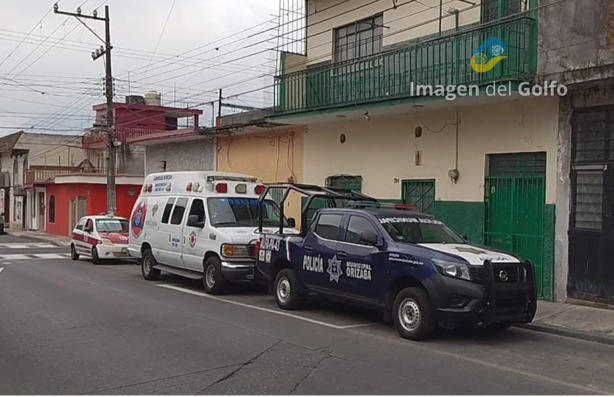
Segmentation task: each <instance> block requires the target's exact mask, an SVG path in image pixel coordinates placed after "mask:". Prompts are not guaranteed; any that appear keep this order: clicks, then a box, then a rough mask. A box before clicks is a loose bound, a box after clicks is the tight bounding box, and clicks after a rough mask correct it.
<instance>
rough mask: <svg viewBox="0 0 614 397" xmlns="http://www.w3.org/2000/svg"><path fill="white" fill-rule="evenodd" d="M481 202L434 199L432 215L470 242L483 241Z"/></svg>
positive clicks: (480, 242) (482, 208) (478, 242)
mask: <svg viewBox="0 0 614 397" xmlns="http://www.w3.org/2000/svg"><path fill="white" fill-rule="evenodd" d="M484 210H485V206H484V203H483V202H473V201H435V206H434V211H433V215H435V217H436V218H437V219H439V220H441V221H443V222H444V223H445V224H446V225H448V226H449V227H450V228H452V230H454V231H455V232H457V233H459V234H464V235H466V236H467V238H468V239H469V241H471V242H472V243H477V244H483V243H484Z"/></svg>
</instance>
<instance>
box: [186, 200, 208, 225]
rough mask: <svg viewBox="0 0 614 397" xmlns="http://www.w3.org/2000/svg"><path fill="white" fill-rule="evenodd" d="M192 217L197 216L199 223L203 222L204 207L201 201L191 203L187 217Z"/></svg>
mask: <svg viewBox="0 0 614 397" xmlns="http://www.w3.org/2000/svg"><path fill="white" fill-rule="evenodd" d="M192 215H198V221H199V222H204V221H205V205H204V203H203V201H202V200H201V199H194V201H192V206H191V207H190V214H189V216H192ZM189 216H188V217H189Z"/></svg>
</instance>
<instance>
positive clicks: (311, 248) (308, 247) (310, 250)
mask: <svg viewBox="0 0 614 397" xmlns="http://www.w3.org/2000/svg"><path fill="white" fill-rule="evenodd" d="M303 250H304V251H305V252H313V247H312V246H311V245H306V246H304V247H303Z"/></svg>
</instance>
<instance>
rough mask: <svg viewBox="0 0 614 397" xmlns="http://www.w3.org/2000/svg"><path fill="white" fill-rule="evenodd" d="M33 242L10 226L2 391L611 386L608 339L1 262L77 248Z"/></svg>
mask: <svg viewBox="0 0 614 397" xmlns="http://www.w3.org/2000/svg"><path fill="white" fill-rule="evenodd" d="M32 243H36V242H34V241H30V240H27V239H24V238H13V237H10V236H0V394H614V347H612V346H607V345H601V344H597V343H594V342H586V341H580V340H575V339H570V338H565V337H559V336H555V335H548V334H542V333H536V332H532V331H526V330H521V329H512V330H510V331H508V332H507V333H505V334H502V335H499V336H496V337H493V336H488V335H485V334H475V333H459V332H441V333H439V334H438V335H437V336H436V337H435V338H433V339H431V340H429V341H427V342H411V341H407V340H403V339H400V338H399V337H398V336H397V334H396V331H395V330H394V329H393V328H392V326H391V325H388V324H384V323H382V322H381V321H380V316H378V315H377V314H375V313H371V312H366V311H362V310H356V309H353V308H351V307H348V306H343V305H335V304H331V303H328V302H325V301H320V300H312V301H309V302H307V303H306V305H305V308H304V309H303V310H301V311H296V312H280V311H279V310H277V307H276V305H275V303H274V301H273V298H272V297H270V296H267V295H266V294H265V291H264V290H263V289H262V288H260V287H254V286H236V287H235V288H234V290H233V293H232V294H229V295H225V296H222V297H209V296H207V295H205V294H204V292H203V291H202V288H201V287H200V285H199V284H198V283H195V282H191V281H186V280H182V279H180V278H177V277H174V276H169V275H166V276H164V277H163V278H162V279H161V280H160V281H158V282H147V281H145V280H143V278H142V277H141V275H140V271H139V268H138V267H137V266H135V265H132V264H121V263H113V264H106V265H100V266H94V265H92V264H91V262H89V261H87V260H80V261H78V262H74V261H71V260H70V259H64V258H59V259H53V258H52V256H48V257H50V258H52V259H46V258H42V259H41V258H38V259H1V258H4V256H3V255H14V254H19V255H25V256H26V257H27V258H29V255H35V254H66V253H67V249H66V248H53V247H40V246H30V245H29V244H32ZM11 245H12V246H13V247H10V246H11ZM14 245H17V246H22V247H21V248H15V247H14ZM23 245H25V248H24V247H23ZM12 258H15V257H12ZM17 258H19V257H17Z"/></svg>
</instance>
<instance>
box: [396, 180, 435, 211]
mask: <svg viewBox="0 0 614 397" xmlns="http://www.w3.org/2000/svg"><path fill="white" fill-rule="evenodd" d="M403 202H404V203H405V204H413V205H414V206H415V208H416V210H417V211H420V212H424V213H431V212H433V209H434V205H435V181H434V180H413V181H403Z"/></svg>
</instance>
